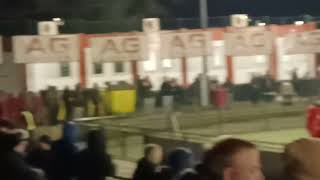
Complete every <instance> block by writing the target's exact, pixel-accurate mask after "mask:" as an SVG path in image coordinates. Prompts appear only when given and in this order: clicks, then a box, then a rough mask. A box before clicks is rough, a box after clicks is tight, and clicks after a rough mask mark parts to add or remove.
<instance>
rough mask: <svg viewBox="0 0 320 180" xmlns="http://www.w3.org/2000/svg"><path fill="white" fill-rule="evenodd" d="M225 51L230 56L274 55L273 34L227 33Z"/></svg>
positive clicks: (256, 32)
mask: <svg viewBox="0 0 320 180" xmlns="http://www.w3.org/2000/svg"><path fill="white" fill-rule="evenodd" d="M224 39H225V44H226V46H225V48H226V49H225V50H226V55H229V56H253V55H268V54H271V53H272V45H273V34H272V32H270V31H252V30H249V31H245V30H243V31H238V32H232V33H225V35H224Z"/></svg>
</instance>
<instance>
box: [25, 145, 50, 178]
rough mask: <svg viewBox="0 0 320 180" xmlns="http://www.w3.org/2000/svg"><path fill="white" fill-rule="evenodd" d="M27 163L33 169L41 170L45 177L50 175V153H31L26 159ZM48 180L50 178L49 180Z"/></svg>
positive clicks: (36, 151)
mask: <svg viewBox="0 0 320 180" xmlns="http://www.w3.org/2000/svg"><path fill="white" fill-rule="evenodd" d="M27 162H28V163H29V164H30V165H31V166H32V167H35V168H38V169H41V170H43V171H44V172H45V173H46V175H48V174H50V172H49V171H50V164H51V162H52V152H51V151H45V150H41V149H35V150H33V151H31V152H30V153H29V155H28V157H27ZM49 179H50V178H49Z"/></svg>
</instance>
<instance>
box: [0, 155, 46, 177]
mask: <svg viewBox="0 0 320 180" xmlns="http://www.w3.org/2000/svg"><path fill="white" fill-rule="evenodd" d="M0 162H1V165H0V169H1V180H22V179H23V180H39V179H40V176H38V174H37V173H36V172H35V171H33V170H32V169H31V167H30V166H28V165H27V164H26V163H25V161H24V160H23V158H22V157H21V156H20V155H19V154H18V153H15V152H8V153H4V154H1V157H0Z"/></svg>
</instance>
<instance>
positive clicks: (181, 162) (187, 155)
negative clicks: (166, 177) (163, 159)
mask: <svg viewBox="0 0 320 180" xmlns="http://www.w3.org/2000/svg"><path fill="white" fill-rule="evenodd" d="M168 166H169V167H170V170H171V180H182V179H189V178H188V177H192V176H193V174H195V173H196V172H195V170H193V166H194V160H193V153H192V151H191V150H190V149H188V148H182V147H180V148H177V149H175V150H173V151H172V152H171V153H170V154H169V157H168Z"/></svg>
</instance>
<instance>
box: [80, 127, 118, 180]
mask: <svg viewBox="0 0 320 180" xmlns="http://www.w3.org/2000/svg"><path fill="white" fill-rule="evenodd" d="M87 144H88V147H87V148H86V149H84V150H83V151H81V152H80V153H79V154H78V160H77V178H78V180H105V178H106V177H113V176H115V168H114V165H113V163H112V159H111V156H110V155H109V154H107V153H106V138H105V135H104V133H103V131H102V129H101V130H93V131H91V132H89V134H88V143H87Z"/></svg>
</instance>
